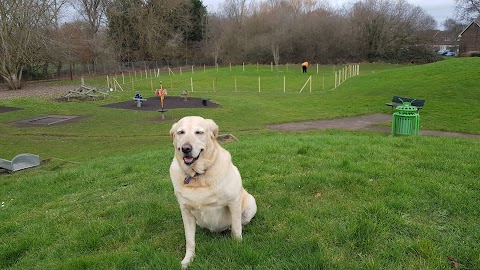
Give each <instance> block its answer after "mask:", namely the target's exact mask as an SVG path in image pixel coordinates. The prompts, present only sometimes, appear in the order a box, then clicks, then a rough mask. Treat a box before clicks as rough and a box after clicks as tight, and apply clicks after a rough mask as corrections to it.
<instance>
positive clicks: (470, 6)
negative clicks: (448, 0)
mask: <svg viewBox="0 0 480 270" xmlns="http://www.w3.org/2000/svg"><path fill="white" fill-rule="evenodd" d="M455 4H456V7H455V11H456V13H457V16H458V17H459V18H460V19H461V20H464V21H471V20H474V19H478V18H479V16H480V0H455Z"/></svg>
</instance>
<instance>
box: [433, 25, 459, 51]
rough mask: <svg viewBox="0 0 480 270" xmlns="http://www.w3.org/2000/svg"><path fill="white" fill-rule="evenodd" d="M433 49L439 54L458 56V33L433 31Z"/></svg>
mask: <svg viewBox="0 0 480 270" xmlns="http://www.w3.org/2000/svg"><path fill="white" fill-rule="evenodd" d="M432 32H433V33H432V35H433V48H434V49H435V51H436V52H438V53H445V52H448V51H450V52H453V53H455V54H456V55H458V42H457V38H456V37H457V33H452V32H449V31H440V30H433V31H432Z"/></svg>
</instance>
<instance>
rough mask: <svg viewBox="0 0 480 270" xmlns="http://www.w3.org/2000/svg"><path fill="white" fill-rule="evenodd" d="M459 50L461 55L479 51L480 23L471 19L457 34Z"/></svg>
mask: <svg viewBox="0 0 480 270" xmlns="http://www.w3.org/2000/svg"><path fill="white" fill-rule="evenodd" d="M458 39H459V41H460V47H459V52H460V55H462V56H469V55H471V54H472V53H480V25H479V24H478V22H476V21H473V22H472V23H470V24H469V25H468V26H467V27H466V28H465V29H464V30H463V31H462V32H461V33H460V34H459V35H458Z"/></svg>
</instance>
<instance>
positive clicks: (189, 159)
mask: <svg viewBox="0 0 480 270" xmlns="http://www.w3.org/2000/svg"><path fill="white" fill-rule="evenodd" d="M183 161H184V162H185V163H192V162H193V157H184V158H183Z"/></svg>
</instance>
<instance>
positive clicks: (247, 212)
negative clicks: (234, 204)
mask: <svg viewBox="0 0 480 270" xmlns="http://www.w3.org/2000/svg"><path fill="white" fill-rule="evenodd" d="M243 192H244V194H245V193H246V195H245V196H242V197H243V200H244V201H243V202H242V206H243V207H242V224H243V225H245V224H248V223H249V222H250V220H252V218H253V217H254V216H255V214H256V213H257V203H256V201H255V198H254V197H253V196H252V195H251V194H248V193H247V191H245V190H244V191H243Z"/></svg>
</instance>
